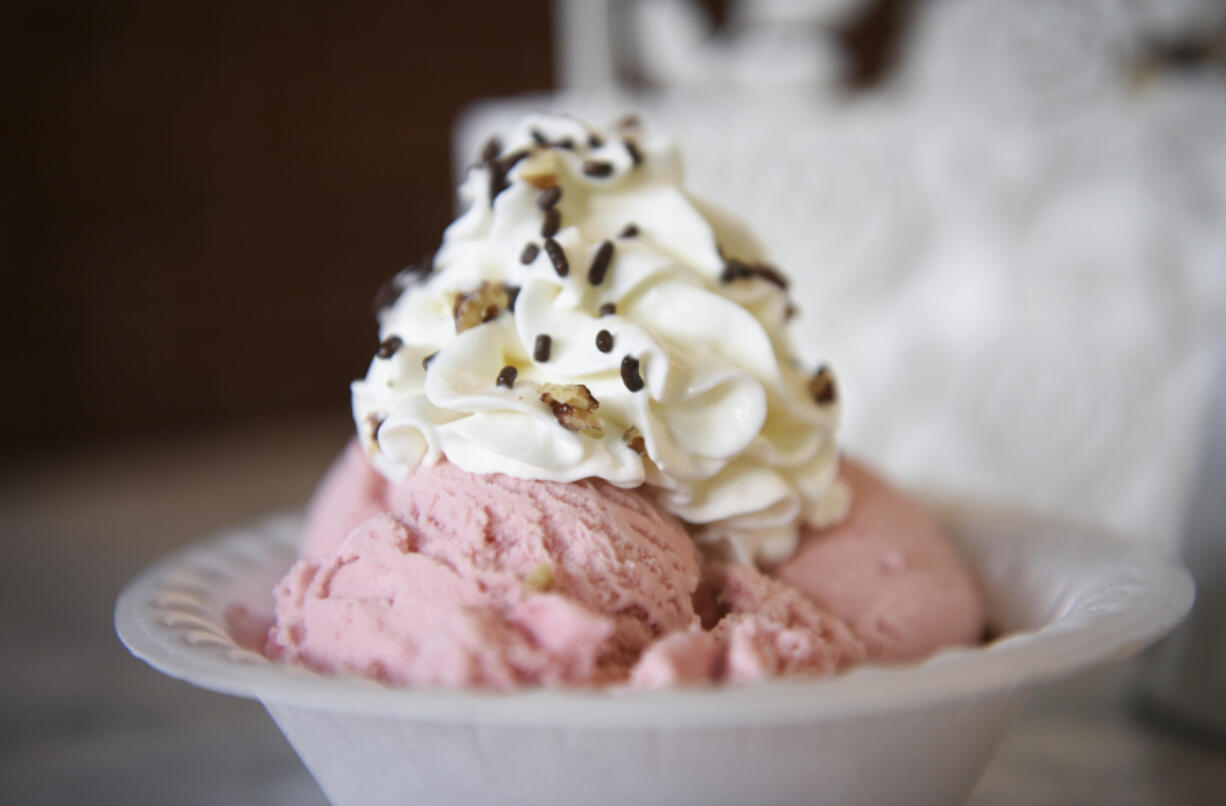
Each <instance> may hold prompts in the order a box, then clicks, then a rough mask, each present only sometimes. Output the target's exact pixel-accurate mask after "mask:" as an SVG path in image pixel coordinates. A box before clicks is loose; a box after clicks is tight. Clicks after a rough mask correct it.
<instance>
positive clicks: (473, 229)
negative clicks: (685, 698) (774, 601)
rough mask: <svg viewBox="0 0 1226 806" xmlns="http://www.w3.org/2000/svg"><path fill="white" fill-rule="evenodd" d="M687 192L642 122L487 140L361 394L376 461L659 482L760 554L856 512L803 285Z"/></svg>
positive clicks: (713, 543) (385, 335)
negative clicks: (803, 334)
mask: <svg viewBox="0 0 1226 806" xmlns="http://www.w3.org/2000/svg"><path fill="white" fill-rule="evenodd" d="M680 183H681V165H680V160H679V158H678V155H677V152H676V150H675V149H674V148H673V147H672V146H671V145H670V144H668V143H666V142H658V141H655V140H652V139H648V138H645V137H642V136H641V135H640V132H639V130H638V127H637V125H635V124H633V123H631V124H623V125H621V126H618V127H615V128H612V129H609V130H603V131H594V130H592V129H589V128H588V127H587V126H585V125H584V124H582V123H580V122H579V121H576V120H573V119H570V118H565V117H555V116H549V117H544V116H541V117H533V118H529V119H527V120H525V121H524V122H522V123H521V124H520V125H519V126H518V127H517V128H516V129H515V131H514V132H513V133H512V134H511V136H510V137H509V138H507V140H506V141H505V144H500V143H499V142H498V141H496V140H492V141H491V142H490V143H489V144H487V146H486V148H485V150H484V152H483V154H482V162H481V163H479V164H477V165H475V166H474V167H472V168H471V169H470V170H469V171H468V174H467V177H466V178H465V181H464V182H463V184H462V186H461V188H460V191H461V197H462V201H463V202H464V203H465V204H467V209H466V211H465V212H464V213H463V214H462V215H461V216H460V217H459V218H457V219H456V220H455V221H454V222H453V223H452V224H451V226H450V227H448V228H447V230H446V232H445V234H444V236H443V244H442V247H441V248H440V249H439V250H438V252H437V253H436V254H435V256H434V258H433V261H432V263H430V264H429V265H427V266H423V267H419V268H418V269H413V270H406V271H404V272H401V273H400V274H399V275H397V276H396V278H394V279H393V282H392V288H393V291H395V292H398V297H397V298H396V299H395V300H394V301H393V302H392V303H391V304H390V305H388V306H387V307H386V308H384V309H383V310H382V311H381V312H380V315H379V330H380V338H381V339H382V343H381V344H380V346H379V350H378V352H377V353H376V356H375V358H374V359H373V361H372V362H371V365H370V369H369V372H368V373H367V376H366V378H365V379H364V380H361V381H356V382H354V384H353V413H354V420H355V422H356V424H357V428H358V433H359V435H360V437H361V439H362V441H363V444H364V446H365V448H366V451H367V454H368V455H369V456H370V458H371V461H372V463H373V464H374V466H375V467H376V468H378V470H379V471H380V472H381V473H383V474H384V475H385V476H386V477H388V478H389V479H390V480H392V481H396V480H398V479H401V478H403V477H404V476H405V475H406V474H407V473H408V472H410V471H411V470H412V469H413V468H415V467H416V466H417V465H418V464H419V463H422V462H425V463H427V464H433V463H435V462H438V461H440V460H441V459H443V458H446V459H447V460H448V461H450V462H452V463H453V464H455V465H457V466H459V467H460V468H462V469H464V470H466V471H469V472H472V473H504V474H507V475H511V476H517V477H520V478H533V479H547V480H552V481H576V480H578V479H582V478H587V477H591V476H597V477H600V478H603V479H605V480H607V481H609V482H611V483H612V484H615V485H618V486H621V487H637V486H639V485H646V486H647V489H648V490H649V491H650V492H651V493H652V494H653V495H654V496H655V497H656V499H657V500H658V501H659V502H660V503H661V504H662V505H663V506H664V507H665V508H666V509H667V510H669V511H670V512H672V513H673V514H675V515H677V516H678V517H679V518H681V519H682V520H684V521H685V522H686V523H687V524H688V525H689V527H690V529H691V532H692V534H693V535H694V538H695V539H696V540H697V541H698V542H699V543H700V544H704V545H706V546H708V547H709V548H711V549H712V550H714V551H716V552H717V553H722V554H724V555H725V556H729V557H731V558H733V559H736V560H738V561H740V562H746V563H749V562H757V563H761V564H772V563H777V562H780V561H782V560H784V559H786V558H787V557H789V556H790V555H791V554H792V552H793V551H794V549H795V546H796V540H797V534H798V530H799V528H800V525H801V524H802V523H805V522H807V523H810V524H812V525H815V526H822V525H825V524H828V523H831V522H833V521H836V520H838V519H840V518H842V517H843V515H844V514H845V512H846V509H847V505H848V496H847V492H846V488H845V487H843V486H842V485H841V483H839V482H838V480H837V472H838V461H839V451H838V447H837V444H836V442H835V436H834V435H835V430H836V428H837V426H838V423H839V417H840V413H839V401H838V397H837V394H836V387H835V384H834V378H833V375H832V374H831V373H830V371H829V370H828V369H825V368H823V369H821V370H820V371H817V372H816V373H815V372H814V371H813V370H805V369H803V368H801V367H799V366H797V365H796V364H795V362H794V359H792V358H791V351H790V350H789V345H788V341H787V337H786V334H785V324H786V322H787V319H788V318H789V316H790V312H791V310H792V309H791V306H790V304H789V301H788V298H787V294H786V287H787V281H786V280H785V279H784V278H783V277H782V275H780V274H779V273H778V272H776V271H775V270H774V269H771V268H770V267H768V266H766V265H765V264H763V263H762V262H761V249H760V248H759V247H758V245H757V244H756V243H755V241H754V239H753V238H752V236H751V235H749V234H748V233H747V232H746V231H745V230H744V228H743V227H741V226H740V225H739V224H738V223H737V222H735V221H734V220H733V219H731V218H729V217H728V216H727V215H725V214H723V213H722V212H720V211H718V210H716V209H714V208H713V207H712V206H711V205H709V204H707V203H704V202H701V201H699V200H697V199H694V198H692V197H691V196H690V195H689V194H688V193H687V192H686V191H685V190H684V189H683V188H682V187H681V184H680Z"/></svg>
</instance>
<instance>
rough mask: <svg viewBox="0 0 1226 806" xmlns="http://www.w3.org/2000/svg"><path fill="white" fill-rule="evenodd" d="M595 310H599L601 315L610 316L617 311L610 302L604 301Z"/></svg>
mask: <svg viewBox="0 0 1226 806" xmlns="http://www.w3.org/2000/svg"><path fill="white" fill-rule="evenodd" d="M597 310H598V311H599V312H600V315H601V316H612V315H613V314H615V313H617V306H616V305H614V304H613V303H612V302H604V303H601V305H600V307H599V308H598V309H597Z"/></svg>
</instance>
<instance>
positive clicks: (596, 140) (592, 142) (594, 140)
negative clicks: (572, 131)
mask: <svg viewBox="0 0 1226 806" xmlns="http://www.w3.org/2000/svg"><path fill="white" fill-rule="evenodd" d="M587 144H588V145H589V146H591V147H592V148H600V147H601V146H602V145H604V138H603V137H601V136H600V135H599V134H597V133H596V132H592V133H591V134H589V135H588V136H587Z"/></svg>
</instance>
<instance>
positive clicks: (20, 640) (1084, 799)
mask: <svg viewBox="0 0 1226 806" xmlns="http://www.w3.org/2000/svg"><path fill="white" fill-rule="evenodd" d="M349 429H350V425H349V423H348V422H347V421H346V420H345V419H344V418H343V417H336V418H332V419H329V420H326V421H313V420H300V421H294V422H288V423H283V424H280V425H269V424H260V423H253V424H251V425H247V426H242V427H231V428H227V429H224V430H215V431H210V432H199V433H195V434H190V435H183V436H178V437H164V438H162V439H159V440H152V439H149V440H146V441H144V442H134V441H131V440H128V441H124V442H113V443H110V444H99V445H95V446H92V447H82V448H78V449H75V450H72V451H69V452H63V453H59V454H49V453H41V454H38V455H36V456H27V457H25V458H23V459H21V460H11V461H9V462H8V463H7V464H6V465H4V466H3V467H0V534H2V535H3V540H4V548H5V552H4V555H3V556H4V561H3V563H0V591H3V605H4V606H3V607H0V626H2V628H3V633H2V634H3V636H4V641H5V651H4V652H3V653H2V654H0V714H2V715H3V717H2V719H0V791H2V792H3V793H4V796H3V800H4V802H5V803H7V804H65V806H67V805H68V804H73V805H74V806H75V804H83V803H89V804H127V805H129V806H141V804H150V805H151V806H152V805H153V804H165V803H175V804H187V805H190V804H201V805H202V806H203V805H204V804H210V805H212V804H216V805H217V806H222V805H223V804H224V805H225V806H232V805H233V804H287V805H288V804H294V805H295V806H312V805H313V804H322V803H323V798H322V796H321V795H320V794H319V792H318V790H317V789H316V788H315V785H314V783H313V782H312V780H311V779H310V777H309V775H307V773H306V772H305V770H304V769H303V768H302V766H301V764H300V763H299V762H298V760H297V758H296V757H295V756H294V754H293V752H292V750H291V749H290V747H289V745H288V744H287V743H286V742H285V741H284V739H282V738H281V736H280V734H279V733H278V731H277V729H276V727H275V726H274V725H273V723H272V721H271V720H270V719H269V718H268V716H267V715H266V714H265V713H264V712H263V710H262V709H261V708H260V706H259V705H257V704H255V703H253V702H249V701H245V700H239V699H235V698H231V697H225V696H221V695H216V694H212V693H209V692H205V691H201V690H198V689H195V688H193V687H191V686H188V685H186V684H184V683H180V682H178V681H175V680H171V679H169V678H166V677H163V676H162V675H160V674H158V673H156V672H154V671H152V670H151V669H149V668H147V667H146V666H145V665H144V664H142V663H140V662H138V661H136V660H134V659H132V658H131V657H129V656H128V655H127V653H126V651H125V650H124V649H123V647H122V646H121V645H120V644H119V642H118V640H117V639H116V638H115V635H114V631H113V628H112V624H111V612H112V608H113V606H114V600H115V596H116V594H117V593H118V591H119V589H120V588H121V587H122V585H123V584H124V582H125V581H126V580H128V579H129V578H130V577H131V576H132V575H134V574H135V573H136V572H137V571H139V570H140V569H141V568H142V567H144V566H145V565H146V564H148V563H149V562H151V561H152V560H154V559H156V558H157V557H158V556H160V555H162V554H164V553H166V552H167V551H170V550H171V549H173V548H175V547H176V546H179V545H182V544H184V543H187V542H190V541H192V540H195V539H198V538H200V537H203V536H206V535H207V534H208V533H210V532H212V531H214V530H218V529H222V528H224V527H227V526H232V525H236V524H240V523H242V522H244V521H247V520H250V519H253V518H256V517H258V516H260V515H262V514H265V513H268V512H272V511H278V510H286V509H292V508H296V507H300V506H301V505H302V503H303V502H304V501H305V500H306V497H307V496H308V495H309V494H310V491H311V490H312V488H313V486H314V483H315V481H316V480H317V478H318V476H319V474H320V473H321V472H322V471H323V469H324V467H325V466H326V465H327V463H328V461H329V460H330V459H331V457H332V455H333V454H334V453H335V452H336V451H337V450H338V449H339V447H340V446H341V445H342V444H343V443H344V440H345V439H346V437H347V435H348V433H349ZM1131 672H1132V668H1131V667H1129V666H1123V667H1119V666H1117V667H1114V668H1111V669H1106V670H1097V671H1093V672H1091V673H1089V674H1086V675H1083V676H1082V677H1080V678H1078V679H1075V680H1071V681H1066V682H1064V683H1061V684H1058V685H1054V686H1050V687H1048V688H1046V689H1043V690H1041V691H1040V692H1039V693H1038V694H1037V695H1036V696H1035V697H1034V698H1033V700H1032V702H1031V704H1030V705H1029V706H1028V708H1027V710H1026V711H1025V713H1024V715H1023V717H1022V719H1021V720H1020V721H1019V723H1018V724H1017V725H1016V727H1015V728H1014V730H1013V731H1012V732H1011V733H1010V734H1009V736H1008V738H1007V739H1006V740H1005V743H1004V745H1003V747H1002V748H1001V751H1000V753H999V754H998V755H997V757H996V759H995V760H994V761H993V763H992V766H991V767H990V768H989V770H988V772H987V774H986V776H985V777H984V779H983V780H982V782H981V783H980V785H979V787H978V789H977V790H976V792H975V794H974V796H973V797H972V800H971V802H972V803H973V804H975V805H976V806H989V805H990V804H1008V805H1012V804H1019V805H1020V804H1033V803H1060V804H1063V803H1068V804H1074V803H1114V804H1135V805H1136V806H1141V805H1142V804H1179V803H1206V804H1209V803H1216V802H1220V795H1221V793H1222V792H1223V791H1226V748H1224V747H1223V745H1222V744H1217V745H1210V744H1198V743H1196V742H1194V741H1193V740H1191V739H1189V738H1186V737H1184V736H1182V735H1181V734H1178V733H1175V732H1170V731H1168V730H1165V729H1162V728H1159V727H1155V726H1152V725H1150V724H1149V723H1146V722H1142V721H1138V720H1137V719H1136V718H1135V717H1134V716H1133V715H1132V712H1131V709H1130V708H1129V707H1128V702H1129V698H1130V686H1131Z"/></svg>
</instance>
